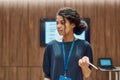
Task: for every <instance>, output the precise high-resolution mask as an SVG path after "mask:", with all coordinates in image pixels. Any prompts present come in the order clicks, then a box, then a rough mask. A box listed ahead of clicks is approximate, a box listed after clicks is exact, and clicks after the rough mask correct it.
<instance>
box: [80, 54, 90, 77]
mask: <svg viewBox="0 0 120 80" xmlns="http://www.w3.org/2000/svg"><path fill="white" fill-rule="evenodd" d="M78 65H79V66H80V67H81V69H82V73H83V76H84V77H85V78H88V77H89V76H90V74H91V69H90V68H89V58H88V57H87V56H84V57H83V58H82V59H79V61H78Z"/></svg>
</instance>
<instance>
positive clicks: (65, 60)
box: [62, 40, 75, 74]
mask: <svg viewBox="0 0 120 80" xmlns="http://www.w3.org/2000/svg"><path fill="white" fill-rule="evenodd" d="M74 43H75V40H73V41H72V45H71V48H70V51H69V53H68V58H67V59H66V53H65V47H64V40H62V50H63V58H64V73H65V74H66V72H67V69H68V63H69V61H70V57H71V54H72V50H73V47H74Z"/></svg>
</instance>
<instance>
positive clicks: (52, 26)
mask: <svg viewBox="0 0 120 80" xmlns="http://www.w3.org/2000/svg"><path fill="white" fill-rule="evenodd" d="M82 20H84V21H86V23H87V25H88V29H87V30H85V31H83V32H82V33H81V34H80V35H75V34H74V36H75V37H76V38H79V39H83V40H87V41H88V42H90V19H89V18H82ZM56 28H57V27H56V20H55V18H42V19H40V46H41V47H45V46H46V45H47V44H48V43H49V42H50V41H51V40H54V39H57V38H60V37H61V36H60V35H59V34H58V32H57V29H56Z"/></svg>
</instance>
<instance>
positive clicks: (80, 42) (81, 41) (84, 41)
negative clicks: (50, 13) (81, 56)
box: [76, 39, 90, 45]
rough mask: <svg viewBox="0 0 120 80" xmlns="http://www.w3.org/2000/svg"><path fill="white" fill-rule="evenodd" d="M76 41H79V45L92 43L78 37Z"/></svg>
mask: <svg viewBox="0 0 120 80" xmlns="http://www.w3.org/2000/svg"><path fill="white" fill-rule="evenodd" d="M76 43H77V44H78V45H90V43H89V42H88V41H86V40H82V39H77V40H76Z"/></svg>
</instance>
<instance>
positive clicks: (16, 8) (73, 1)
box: [0, 0, 120, 80]
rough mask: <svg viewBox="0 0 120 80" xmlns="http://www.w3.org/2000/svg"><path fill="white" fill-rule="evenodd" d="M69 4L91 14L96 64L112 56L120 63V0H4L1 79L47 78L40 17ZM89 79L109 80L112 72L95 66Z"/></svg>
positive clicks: (0, 20) (0, 27)
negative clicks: (102, 58) (44, 71)
mask: <svg viewBox="0 0 120 80" xmlns="http://www.w3.org/2000/svg"><path fill="white" fill-rule="evenodd" d="M66 6H67V7H73V8H75V9H76V10H77V11H78V12H79V13H80V15H81V17H85V18H90V43H91V47H92V50H93V58H94V65H96V66H98V58H101V57H105V58H106V57H110V58H112V60H113V64H114V65H115V66H120V60H119V58H120V0H25V1H24V0H4V1H2V0H0V80H43V71H42V60H43V54H44V50H45V47H41V46H40V39H41V38H40V34H39V33H40V26H39V25H40V18H55V16H56V12H57V11H58V9H59V8H61V7H66ZM112 75H113V77H112V80H114V77H115V76H114V74H113V73H112ZM88 80H108V72H101V71H96V70H95V69H92V74H91V76H90V78H89V79H88Z"/></svg>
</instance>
